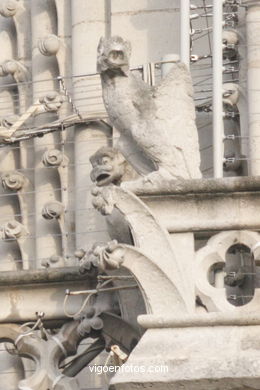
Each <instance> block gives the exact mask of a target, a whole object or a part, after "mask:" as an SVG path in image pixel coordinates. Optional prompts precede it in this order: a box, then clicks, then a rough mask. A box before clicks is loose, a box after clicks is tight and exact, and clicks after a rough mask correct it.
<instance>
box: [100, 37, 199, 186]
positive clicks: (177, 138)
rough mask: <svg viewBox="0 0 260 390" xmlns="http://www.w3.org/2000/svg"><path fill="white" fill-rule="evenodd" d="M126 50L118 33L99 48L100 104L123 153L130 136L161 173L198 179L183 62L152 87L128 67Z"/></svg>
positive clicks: (194, 131)
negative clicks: (112, 126)
mask: <svg viewBox="0 0 260 390" xmlns="http://www.w3.org/2000/svg"><path fill="white" fill-rule="evenodd" d="M130 51H131V48H130V44H129V43H128V42H127V41H124V40H123V39H122V38H120V37H112V38H110V39H107V40H105V39H101V40H100V43H99V47H98V70H99V71H100V73H101V80H102V88H103V99H104V104H105V107H106V109H107V112H108V115H109V118H110V120H111V122H112V124H113V125H114V126H115V127H116V128H117V129H118V131H119V132H120V135H121V138H123V139H124V142H123V143H121V151H122V153H123V154H124V150H122V149H123V148H124V144H126V143H127V140H129V142H130V143H131V142H132V143H133V144H134V143H136V145H137V146H139V147H140V149H141V151H142V153H143V154H144V155H145V156H146V157H147V158H148V159H149V160H151V161H152V162H153V163H154V165H155V167H156V168H155V169H157V170H158V171H159V173H160V174H161V175H163V177H166V178H167V177H168V178H169V179H170V178H175V179H180V178H183V179H191V178H200V177H201V172H200V169H199V166H200V153H199V143H198V134H197V129H196V125H195V110H194V103H193V98H192V93H193V90H192V83H191V78H190V75H189V72H188V71H187V69H186V66H185V65H184V64H182V63H178V64H174V65H173V68H172V69H171V71H170V72H169V73H168V75H167V76H166V77H165V78H164V79H163V80H162V82H161V83H160V84H159V85H158V86H156V87H150V86H149V85H147V84H145V83H144V82H143V81H142V80H141V79H139V78H137V77H136V76H135V75H134V74H132V73H131V72H130V71H129V57H130ZM122 145H123V147H122ZM119 148H120V142H119ZM133 152H134V151H133ZM126 158H127V157H126ZM127 159H128V158H127ZM128 160H129V159H128ZM129 161H130V160H129ZM130 162H131V163H132V161H130ZM153 170H154V169H151V171H153Z"/></svg>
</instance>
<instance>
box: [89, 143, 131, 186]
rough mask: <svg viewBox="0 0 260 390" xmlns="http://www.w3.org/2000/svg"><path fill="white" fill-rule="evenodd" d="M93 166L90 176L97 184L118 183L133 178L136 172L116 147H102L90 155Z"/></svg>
mask: <svg viewBox="0 0 260 390" xmlns="http://www.w3.org/2000/svg"><path fill="white" fill-rule="evenodd" d="M90 162H91V165H92V167H93V169H92V171H91V173H90V177H91V180H92V181H93V182H94V183H96V185H97V186H99V187H102V186H105V185H109V184H115V185H120V184H121V183H122V182H123V181H129V180H133V179H135V178H136V177H137V176H138V174H137V173H136V172H135V171H134V169H133V168H132V166H131V165H130V164H129V163H128V162H127V161H126V159H125V158H124V156H123V155H122V154H121V153H120V152H119V150H118V149H116V148H111V147H102V148H100V149H98V150H97V151H96V153H94V154H93V155H92V156H91V157H90Z"/></svg>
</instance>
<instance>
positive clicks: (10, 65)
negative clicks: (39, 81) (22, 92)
mask: <svg viewBox="0 0 260 390" xmlns="http://www.w3.org/2000/svg"><path fill="white" fill-rule="evenodd" d="M9 74H10V75H12V76H13V77H14V79H15V81H16V82H17V83H19V82H23V81H26V80H27V79H28V69H27V68H26V66H25V65H23V64H22V63H21V62H20V61H16V60H7V61H5V62H3V63H2V64H1V65H0V76H7V75H9Z"/></svg>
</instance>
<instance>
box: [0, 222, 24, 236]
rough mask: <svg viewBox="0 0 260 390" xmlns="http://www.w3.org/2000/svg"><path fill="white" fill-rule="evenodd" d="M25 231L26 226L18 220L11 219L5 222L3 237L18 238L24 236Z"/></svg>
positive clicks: (2, 230)
mask: <svg viewBox="0 0 260 390" xmlns="http://www.w3.org/2000/svg"><path fill="white" fill-rule="evenodd" d="M24 232H25V228H24V226H23V225H22V224H21V223H19V222H18V221H15V220H13V221H9V222H6V223H5V224H4V226H2V228H1V233H2V238H3V239H8V238H13V239H18V238H20V237H21V236H22V234H23V233H24Z"/></svg>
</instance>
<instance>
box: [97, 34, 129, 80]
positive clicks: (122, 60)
mask: <svg viewBox="0 0 260 390" xmlns="http://www.w3.org/2000/svg"><path fill="white" fill-rule="evenodd" d="M97 51H98V56H97V70H98V72H100V73H101V72H104V71H106V70H107V69H110V70H115V71H116V70H122V71H123V72H126V71H127V70H128V68H129V58H130V55H131V44H130V42H128V41H124V40H123V38H121V37H118V36H114V37H111V38H109V39H105V38H101V39H100V41H99V45H98V49H97Z"/></svg>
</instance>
